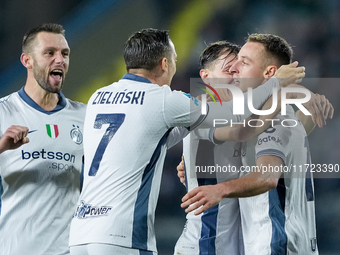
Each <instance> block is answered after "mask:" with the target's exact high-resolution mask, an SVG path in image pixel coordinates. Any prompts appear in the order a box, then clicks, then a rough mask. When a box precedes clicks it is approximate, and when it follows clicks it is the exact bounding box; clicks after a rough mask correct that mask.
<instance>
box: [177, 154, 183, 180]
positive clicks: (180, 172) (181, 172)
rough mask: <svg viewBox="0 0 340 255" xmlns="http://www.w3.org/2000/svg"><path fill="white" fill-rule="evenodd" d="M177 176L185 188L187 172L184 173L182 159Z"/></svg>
mask: <svg viewBox="0 0 340 255" xmlns="http://www.w3.org/2000/svg"><path fill="white" fill-rule="evenodd" d="M177 176H178V178H179V180H180V182H181V183H182V184H183V185H184V186H185V172H184V160H183V157H182V161H181V162H180V163H179V164H178V166H177Z"/></svg>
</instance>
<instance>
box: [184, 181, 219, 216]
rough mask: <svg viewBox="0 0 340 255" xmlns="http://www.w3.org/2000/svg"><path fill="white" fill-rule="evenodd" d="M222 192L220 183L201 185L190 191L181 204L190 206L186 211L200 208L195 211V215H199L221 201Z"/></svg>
mask: <svg viewBox="0 0 340 255" xmlns="http://www.w3.org/2000/svg"><path fill="white" fill-rule="evenodd" d="M221 194H222V192H221V190H220V186H219V184H216V185H204V186H199V187H197V188H194V189H193V190H192V191H190V192H188V193H187V194H186V195H185V196H184V197H183V198H182V202H183V203H182V204H181V207H182V208H186V207H188V206H189V207H188V208H186V209H185V212H186V213H189V212H191V211H194V210H196V209H197V208H199V209H198V210H197V211H195V215H199V214H201V213H203V212H205V211H206V210H208V209H209V208H211V207H213V206H215V205H217V204H218V203H219V202H221V200H222V199H223V197H222V195H221Z"/></svg>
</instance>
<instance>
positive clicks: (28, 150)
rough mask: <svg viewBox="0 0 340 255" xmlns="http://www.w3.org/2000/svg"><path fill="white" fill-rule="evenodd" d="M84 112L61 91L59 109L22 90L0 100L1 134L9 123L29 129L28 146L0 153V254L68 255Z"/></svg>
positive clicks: (78, 104) (78, 185)
mask: <svg viewBox="0 0 340 255" xmlns="http://www.w3.org/2000/svg"><path fill="white" fill-rule="evenodd" d="M85 110H86V105H84V104H82V103H78V102H73V101H71V100H69V99H66V98H65V97H64V96H63V95H62V94H61V93H60V102H59V104H58V106H57V107H56V108H55V109H54V110H52V111H50V112H47V111H44V110H43V109H42V108H40V107H39V106H38V105H37V104H36V103H35V102H34V101H33V100H32V99H31V98H30V97H28V95H27V94H26V93H25V91H24V89H23V88H22V89H21V90H20V91H18V92H16V93H12V94H11V95H9V96H7V97H4V98H2V99H0V135H2V134H4V132H5V131H6V129H7V128H8V127H10V126H11V125H21V126H26V127H28V128H29V130H30V131H29V132H30V133H29V134H28V137H29V139H30V142H29V143H27V144H24V145H23V146H21V147H20V148H18V149H16V150H8V151H5V152H3V153H2V154H1V155H0V162H1V168H0V175H1V184H2V187H1V188H0V190H1V189H2V192H1V193H2V196H1V208H0V210H1V211H0V233H1V234H0V253H1V255H13V254H25V255H26V254H27V255H47V254H49V255H52V254H53V255H56V254H69V249H68V238H69V227H70V223H71V219H72V216H73V212H74V208H75V206H76V203H77V200H78V197H79V192H80V191H79V188H80V175H81V169H82V156H83V144H82V141H83V136H82V132H83V131H82V130H83V122H84V117H85ZM0 186H1V185H0Z"/></svg>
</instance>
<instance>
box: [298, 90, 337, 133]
mask: <svg viewBox="0 0 340 255" xmlns="http://www.w3.org/2000/svg"><path fill="white" fill-rule="evenodd" d="M303 106H305V107H306V109H307V110H308V111H309V112H310V113H311V114H312V119H313V122H314V123H315V124H316V125H318V127H323V126H324V125H326V124H327V123H326V120H327V119H328V118H330V119H332V118H333V114H334V108H333V105H332V104H331V103H330V102H329V101H328V99H327V98H326V97H325V96H324V95H319V94H314V93H313V92H311V99H310V100H309V101H308V102H307V103H304V104H303Z"/></svg>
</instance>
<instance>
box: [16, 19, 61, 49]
mask: <svg viewBox="0 0 340 255" xmlns="http://www.w3.org/2000/svg"><path fill="white" fill-rule="evenodd" d="M40 32H48V33H54V34H61V35H63V36H65V30H64V28H63V26H62V25H60V24H55V23H45V24H42V25H40V26H38V27H35V28H32V29H30V30H29V31H28V32H27V33H26V34H25V35H24V39H23V40H22V52H25V53H28V52H29V51H31V50H32V49H31V48H32V47H31V46H32V42H33V41H34V39H35V38H36V37H37V34H38V33H40Z"/></svg>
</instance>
